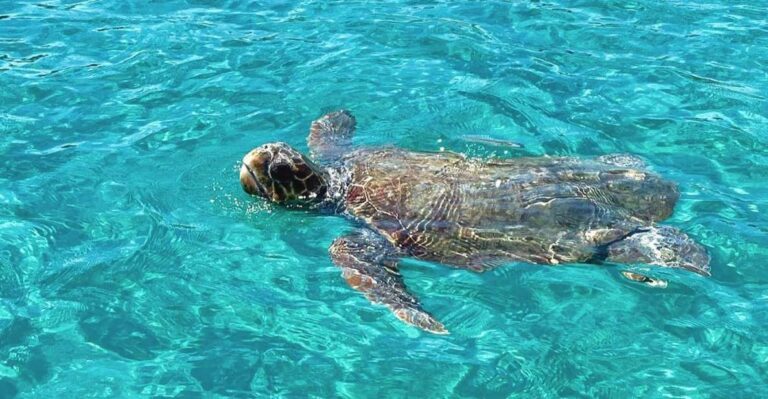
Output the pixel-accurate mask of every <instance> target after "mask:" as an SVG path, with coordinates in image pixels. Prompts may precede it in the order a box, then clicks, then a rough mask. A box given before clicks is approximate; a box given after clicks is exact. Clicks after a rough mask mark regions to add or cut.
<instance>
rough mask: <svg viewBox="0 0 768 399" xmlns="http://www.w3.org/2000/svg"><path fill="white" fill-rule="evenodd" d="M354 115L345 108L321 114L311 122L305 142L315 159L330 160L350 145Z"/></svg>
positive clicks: (345, 150) (354, 121) (353, 127)
mask: <svg viewBox="0 0 768 399" xmlns="http://www.w3.org/2000/svg"><path fill="white" fill-rule="evenodd" d="M356 123H357V122H356V120H355V117H354V116H352V113H351V112H349V111H347V110H340V111H335V112H331V113H329V114H326V115H323V116H322V117H321V118H320V119H317V120H316V121H314V122H312V126H311V127H310V128H309V137H307V144H308V145H309V149H310V151H311V152H312V157H313V158H314V159H315V160H317V161H332V160H334V159H337V158H338V157H339V156H340V155H342V154H344V153H346V152H347V151H348V150H349V147H350V146H351V145H352V134H353V133H354V132H355V124H356Z"/></svg>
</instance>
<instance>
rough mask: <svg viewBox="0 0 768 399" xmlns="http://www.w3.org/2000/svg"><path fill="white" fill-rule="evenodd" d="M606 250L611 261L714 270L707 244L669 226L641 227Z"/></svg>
mask: <svg viewBox="0 0 768 399" xmlns="http://www.w3.org/2000/svg"><path fill="white" fill-rule="evenodd" d="M606 250H607V253H606V255H607V256H606V258H605V260H607V261H609V262H616V263H647V264H650V265H657V266H664V267H672V268H681V269H686V270H690V271H692V272H695V273H698V274H701V275H704V276H709V274H710V273H709V255H707V251H706V250H705V249H704V247H702V246H701V245H699V244H697V243H696V242H695V241H693V240H692V239H691V238H690V237H688V236H687V235H685V233H683V232H682V231H680V230H678V229H676V228H673V227H669V226H657V227H648V228H642V229H638V230H637V231H636V232H634V233H632V234H629V235H628V236H627V237H625V238H623V239H621V240H618V241H616V242H613V243H611V244H610V245H608V247H607V248H606ZM625 277H626V276H625ZM628 278H629V277H628ZM630 279H632V278H630ZM635 281H638V280H635Z"/></svg>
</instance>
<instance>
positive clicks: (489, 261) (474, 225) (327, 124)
mask: <svg viewBox="0 0 768 399" xmlns="http://www.w3.org/2000/svg"><path fill="white" fill-rule="evenodd" d="M354 127H355V119H354V117H353V116H352V115H351V114H350V113H349V112H347V111H337V112H334V113H330V114H328V115H325V116H324V117H322V118H320V119H318V120H317V121H315V122H314V123H313V124H312V127H311V129H310V135H309V138H308V142H309V147H310V150H311V152H312V157H313V158H314V160H315V161H317V162H318V164H319V165H322V166H319V165H318V164H315V163H314V162H313V161H312V160H310V159H308V158H307V157H305V156H304V155H302V154H300V153H299V152H298V151H296V150H294V149H293V148H291V147H290V146H288V145H287V144H284V143H273V144H266V145H264V146H261V147H259V148H256V149H254V150H253V151H251V152H249V153H248V154H247V155H246V156H245V157H244V158H243V166H242V168H241V173H240V180H241V184H242V185H243V188H244V189H245V191H246V192H248V193H251V194H254V195H258V196H261V197H264V198H267V199H269V200H271V201H273V202H277V203H283V204H286V203H292V204H302V205H306V206H311V207H315V208H317V209H325V210H327V209H331V210H333V211H335V212H339V213H343V214H345V215H347V216H349V217H351V218H353V219H355V220H357V221H359V222H360V225H361V227H360V229H359V230H358V231H356V232H354V233H353V234H351V235H348V236H344V237H340V238H338V239H337V240H336V241H335V242H334V243H333V245H332V246H331V248H330V253H331V257H332V260H333V262H334V264H336V265H337V266H339V267H341V268H342V273H343V276H344V277H345V278H346V280H347V282H348V283H349V284H350V285H351V286H352V287H354V288H356V289H358V290H360V291H362V292H363V293H365V294H366V296H367V297H368V298H369V299H370V300H371V301H372V302H376V303H382V304H384V305H387V306H388V307H389V308H390V309H391V310H392V311H393V312H394V314H395V315H396V316H397V317H398V318H400V319H401V320H403V321H405V322H407V323H409V324H413V325H415V326H417V327H420V328H422V329H424V330H426V331H430V332H433V333H446V332H447V330H446V329H445V327H444V326H443V325H442V324H441V323H440V322H438V321H437V320H435V319H434V317H432V316H431V315H430V314H429V313H427V312H425V311H424V310H423V309H422V308H421V306H420V304H419V302H418V300H417V299H416V298H415V297H414V296H413V295H412V294H410V293H409V292H408V291H407V290H406V288H405V285H404V283H403V281H402V276H401V275H400V273H399V272H398V260H399V259H400V258H402V257H415V258H419V259H424V260H428V261H434V262H439V263H441V264H444V265H448V266H453V267H459V268H465V269H469V270H473V271H484V270H488V269H490V268H493V267H497V266H500V265H503V264H510V263H514V262H529V263H537V264H548V265H558V264H564V263H596V264H600V263H604V262H616V263H625V264H627V263H628V264H635V263H642V264H653V265H658V266H666V267H676V268H683V269H688V270H691V271H694V272H697V273H699V274H702V275H708V274H709V257H708V256H707V253H706V251H705V250H704V249H703V248H702V247H701V246H700V245H699V244H697V243H695V242H694V241H693V240H691V239H690V238H689V237H688V236H686V235H685V234H684V233H682V232H681V231H679V230H677V229H675V228H672V227H669V226H657V225H656V223H657V222H659V221H662V220H664V219H666V218H667V217H669V216H670V215H671V213H672V211H673V208H674V206H675V203H676V202H677V199H678V197H679V193H678V190H677V188H676V186H675V184H673V183H671V182H669V181H666V180H663V179H662V178H660V177H659V176H658V175H656V174H653V173H650V172H648V171H647V170H645V166H644V165H643V163H642V161H640V160H639V159H637V158H635V157H632V156H628V155H608V156H603V157H597V158H594V159H579V158H562V157H558V158H556V157H535V158H531V157H528V158H514V159H503V160H497V159H493V160H480V159H473V158H468V157H465V156H462V155H459V154H454V153H446V152H440V153H421V152H412V151H406V150H403V149H397V148H384V149H361V150H353V149H352V148H351V146H350V138H351V135H352V133H353V130H354ZM624 276H625V277H627V278H629V279H630V280H634V281H637V282H641V283H645V284H647V285H651V286H665V285H666V282H664V281H661V280H658V279H654V278H650V277H647V276H644V275H643V274H640V273H637V272H625V273H624Z"/></svg>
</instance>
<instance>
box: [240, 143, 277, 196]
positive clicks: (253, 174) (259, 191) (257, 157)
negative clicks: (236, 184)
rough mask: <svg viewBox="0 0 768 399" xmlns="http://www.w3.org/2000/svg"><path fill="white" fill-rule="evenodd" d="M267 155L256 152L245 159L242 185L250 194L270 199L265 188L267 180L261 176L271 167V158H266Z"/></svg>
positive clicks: (242, 164)
mask: <svg viewBox="0 0 768 399" xmlns="http://www.w3.org/2000/svg"><path fill="white" fill-rule="evenodd" d="M265 154H269V153H268V152H263V151H258V150H254V151H251V152H249V153H248V154H246V155H245V157H243V160H242V162H241V166H240V184H241V185H242V186H243V190H245V192H247V193H248V194H253V195H259V196H262V197H265V198H270V197H271V196H270V195H269V193H268V191H267V189H266V187H265V186H264V180H266V179H265V178H264V177H262V176H261V174H262V171H264V170H266V168H267V167H268V166H269V160H268V158H269V157H268V156H265ZM269 155H271V154H269Z"/></svg>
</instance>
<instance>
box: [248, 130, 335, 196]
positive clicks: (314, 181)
mask: <svg viewBox="0 0 768 399" xmlns="http://www.w3.org/2000/svg"><path fill="white" fill-rule="evenodd" d="M240 183H241V184H242V186H243V189H244V190H245V191H246V192H247V193H248V194H253V195H258V196H260V197H264V198H266V199H268V200H270V201H272V202H277V203H286V202H298V203H310V202H317V201H319V200H321V199H322V198H323V197H324V196H325V193H326V191H327V190H328V185H327V182H326V177H325V175H324V173H323V172H322V170H321V169H320V168H319V167H317V166H316V165H315V164H313V163H312V162H311V161H310V160H309V159H307V158H306V157H305V156H304V155H302V154H301V153H300V152H298V151H296V150H295V149H293V148H291V146H289V145H288V144H285V143H271V144H265V145H263V146H261V147H257V148H255V149H253V150H251V151H250V152H249V153H247V154H245V157H243V162H242V166H241V167H240Z"/></svg>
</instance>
